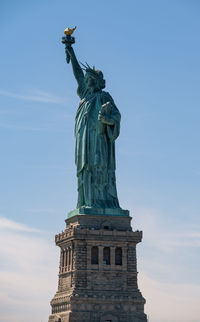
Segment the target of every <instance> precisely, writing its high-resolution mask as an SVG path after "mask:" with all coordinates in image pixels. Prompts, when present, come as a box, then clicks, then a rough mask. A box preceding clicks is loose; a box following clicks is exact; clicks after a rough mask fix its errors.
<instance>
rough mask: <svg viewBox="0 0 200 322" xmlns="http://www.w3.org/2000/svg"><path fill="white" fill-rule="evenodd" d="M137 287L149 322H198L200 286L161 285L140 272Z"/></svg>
mask: <svg viewBox="0 0 200 322" xmlns="http://www.w3.org/2000/svg"><path fill="white" fill-rule="evenodd" d="M139 286H140V289H141V290H142V293H143V296H144V297H145V298H146V300H147V303H146V305H145V312H146V313H147V315H148V316H149V321H150V322H161V321H162V322H180V321H182V322H198V321H199V316H200V306H199V298H200V285H194V284H189V283H188V284H187V283H179V284H177V283H176V284H172V283H170V282H167V283H161V282H158V281H156V280H155V279H152V278H150V277H149V276H148V275H146V274H144V273H142V272H140V273H139Z"/></svg>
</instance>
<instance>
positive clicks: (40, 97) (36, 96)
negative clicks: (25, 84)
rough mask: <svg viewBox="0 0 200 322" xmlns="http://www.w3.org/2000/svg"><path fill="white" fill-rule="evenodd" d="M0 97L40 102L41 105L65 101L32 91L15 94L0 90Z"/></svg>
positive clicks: (51, 95)
mask: <svg viewBox="0 0 200 322" xmlns="http://www.w3.org/2000/svg"><path fill="white" fill-rule="evenodd" d="M0 95H3V96H7V97H11V98H16V99H20V100H25V101H33V102H42V103H57V104H61V103H64V101H65V99H64V98H62V97H58V96H56V95H53V94H52V93H48V92H45V91H41V90H34V91H32V92H31V93H23V94H21V93H15V92H11V91H5V90H0Z"/></svg>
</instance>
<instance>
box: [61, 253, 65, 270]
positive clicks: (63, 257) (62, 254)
mask: <svg viewBox="0 0 200 322" xmlns="http://www.w3.org/2000/svg"><path fill="white" fill-rule="evenodd" d="M61 256H62V260H61V266H62V267H64V261H65V252H64V250H62V253H61Z"/></svg>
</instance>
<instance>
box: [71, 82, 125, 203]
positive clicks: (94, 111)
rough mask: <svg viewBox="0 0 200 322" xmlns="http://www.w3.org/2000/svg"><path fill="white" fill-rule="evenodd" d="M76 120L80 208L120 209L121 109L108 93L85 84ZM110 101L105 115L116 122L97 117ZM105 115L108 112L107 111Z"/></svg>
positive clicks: (76, 155)
mask: <svg viewBox="0 0 200 322" xmlns="http://www.w3.org/2000/svg"><path fill="white" fill-rule="evenodd" d="M78 95H79V96H80V98H81V101H80V104H79V108H78V111H77V114H76V122H75V136H76V147H75V163H76V167H77V178H78V203H77V208H79V207H94V208H119V202H118V198H117V189H116V179H115V140H116V138H117V137H118V135H119V131H120V118H121V115H120V112H119V110H118V109H117V107H116V106H115V103H114V101H113V99H112V97H111V96H110V94H109V93H107V92H105V91H102V90H99V91H97V92H94V93H91V92H89V90H88V89H87V87H86V86H85V85H84V84H82V86H79V88H78ZM107 102H109V103H110V108H109V111H106V112H105V113H106V116H107V117H108V118H109V119H110V120H111V121H112V123H113V125H107V124H104V123H102V122H101V121H100V120H98V115H99V112H100V110H101V109H102V105H103V104H105V103H107ZM104 115H105V114H104Z"/></svg>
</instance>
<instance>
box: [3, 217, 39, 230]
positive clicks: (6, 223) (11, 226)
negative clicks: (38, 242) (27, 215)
mask: <svg viewBox="0 0 200 322" xmlns="http://www.w3.org/2000/svg"><path fill="white" fill-rule="evenodd" d="M0 230H4V231H5V230H15V231H21V232H22V231H24V232H40V230H38V229H35V228H32V227H29V226H27V225H24V224H21V223H17V222H16V221H13V220H10V219H8V218H5V217H0Z"/></svg>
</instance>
